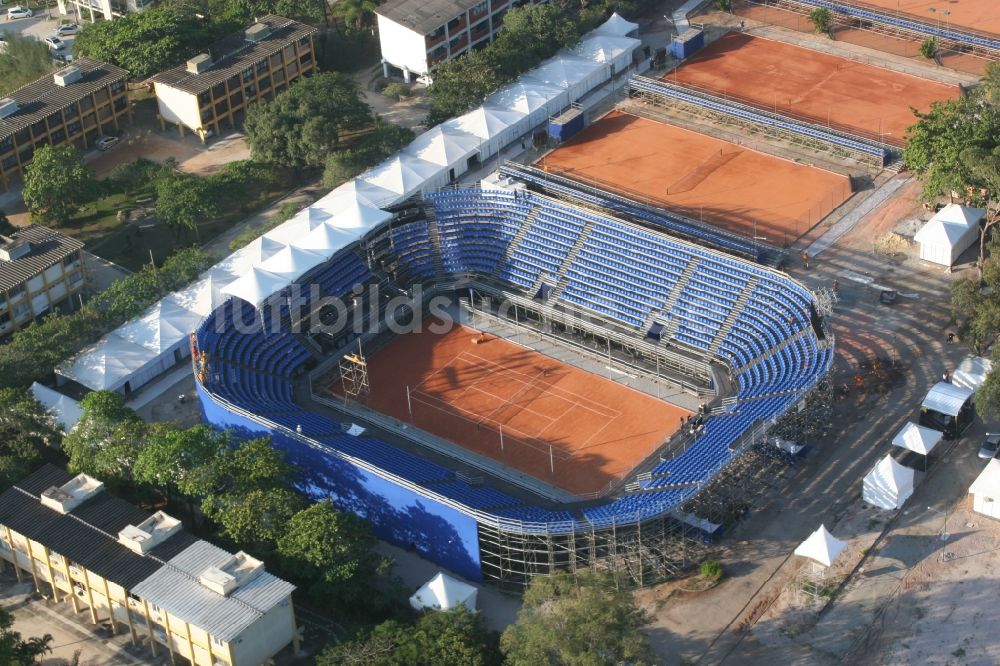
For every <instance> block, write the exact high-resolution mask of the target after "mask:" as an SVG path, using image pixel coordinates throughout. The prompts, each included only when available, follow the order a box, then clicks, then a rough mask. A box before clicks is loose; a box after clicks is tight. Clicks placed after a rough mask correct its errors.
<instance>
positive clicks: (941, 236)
mask: <svg viewBox="0 0 1000 666" xmlns="http://www.w3.org/2000/svg"><path fill="white" fill-rule="evenodd" d="M984 215H986V211H985V210H983V209H982V208H970V207H967V206H960V205H958V204H948V205H947V206H945V207H944V208H942V209H941V210H939V211H938V212H937V213H935V214H934V217H932V218H931V219H930V220H928V222H927V224H925V225H924V226H923V227H921V228H920V231H918V232H917V233H916V235H914V236H913V240H914V241H916V242H917V243H920V258H921V259H923V260H925V261H930V262H933V263H935V264H941V265H942V266H951V265H952V264H954V263H955V262H956V261H957V260H958V257H959V256H960V255H961V254H962V252H964V251H965V250H966V248H968V247H969V246H970V245H972V244H973V243H975V242H976V241H977V240H978V239H979V221H980V220H981V219H983V216H984Z"/></svg>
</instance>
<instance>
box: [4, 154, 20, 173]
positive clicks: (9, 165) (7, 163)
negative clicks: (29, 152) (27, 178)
mask: <svg viewBox="0 0 1000 666" xmlns="http://www.w3.org/2000/svg"><path fill="white" fill-rule="evenodd" d="M0 165H3V170H4V171H7V170H9V169H13V168H14V167H16V166H17V157H16V156H13V155H12V156H11V157H8V158H7V159H5V160H4V161H3V162H0Z"/></svg>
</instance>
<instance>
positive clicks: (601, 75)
mask: <svg viewBox="0 0 1000 666" xmlns="http://www.w3.org/2000/svg"><path fill="white" fill-rule="evenodd" d="M605 74H606V69H605V67H604V65H602V64H601V63H598V62H594V61H593V60H584V59H583V58H578V57H576V56H573V55H569V54H567V53H560V54H558V55H556V56H555V57H554V58H550V59H549V60H546V61H545V62H544V63H542V65H540V66H539V67H538V68H537V69H534V70H532V71H531V77H532V78H533V79H538V80H539V81H541V82H542V83H545V84H547V85H550V86H556V87H558V88H563V89H565V90H566V96H565V97H564V98H562V99H560V100H559V107H560V108H561V107H563V106H566V105H567V104H569V103H570V102H575V101H577V100H578V99H580V98H581V97H583V96H584V95H586V94H587V93H588V92H590V91H591V89H593V88H594V87H595V86H596V85H598V84H599V83H600V82H601V81H602V80H604V79H605V78H606V77H605Z"/></svg>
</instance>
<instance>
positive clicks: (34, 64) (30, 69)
mask: <svg viewBox="0 0 1000 666" xmlns="http://www.w3.org/2000/svg"><path fill="white" fill-rule="evenodd" d="M4 40H5V42H6V46H5V47H4V48H3V49H2V50H0V97H3V96H5V95H7V94H8V93H11V92H13V91H15V90H17V89H18V88H20V87H21V86H24V85H27V84H29V83H31V82H32V81H35V80H36V79H40V78H42V77H43V76H45V75H46V74H47V73H49V72H51V71H52V70H53V69H55V66H54V65H53V63H52V54H51V53H49V47H48V46H46V44H45V43H44V42H42V41H40V40H38V39H35V38H34V37H29V36H28V35H24V34H19V33H16V32H8V33H6V34H4Z"/></svg>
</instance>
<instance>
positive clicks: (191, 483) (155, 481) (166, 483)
mask: <svg viewBox="0 0 1000 666" xmlns="http://www.w3.org/2000/svg"><path fill="white" fill-rule="evenodd" d="M228 446H229V439H228V437H227V435H226V434H225V433H221V432H219V431H217V430H215V429H213V428H211V427H209V426H207V425H196V426H192V427H190V428H186V429H185V428H179V427H177V426H175V425H174V424H172V423H157V424H155V425H153V426H152V427H151V428H150V429H149V431H148V432H147V434H146V443H145V446H143V448H142V450H141V451H139V453H138V455H137V457H136V460H135V467H134V469H133V473H134V475H135V480H136V481H138V482H139V483H143V484H147V485H149V486H152V487H153V488H156V489H157V490H159V491H160V492H163V493H164V494H165V495H166V497H167V499H168V500H169V499H172V498H173V497H175V496H177V495H183V496H185V497H187V498H190V499H195V498H197V497H199V496H200V495H202V494H207V492H208V490H209V489H208V488H206V485H205V484H204V482H203V479H204V478H205V477H211V476H212V475H213V472H212V471H211V470H210V466H211V465H212V464H213V463H214V461H215V460H216V458H217V457H218V456H220V455H225V453H224V452H225V450H226V449H227V448H228ZM191 513H192V514H193V513H194V511H192V512H191Z"/></svg>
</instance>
